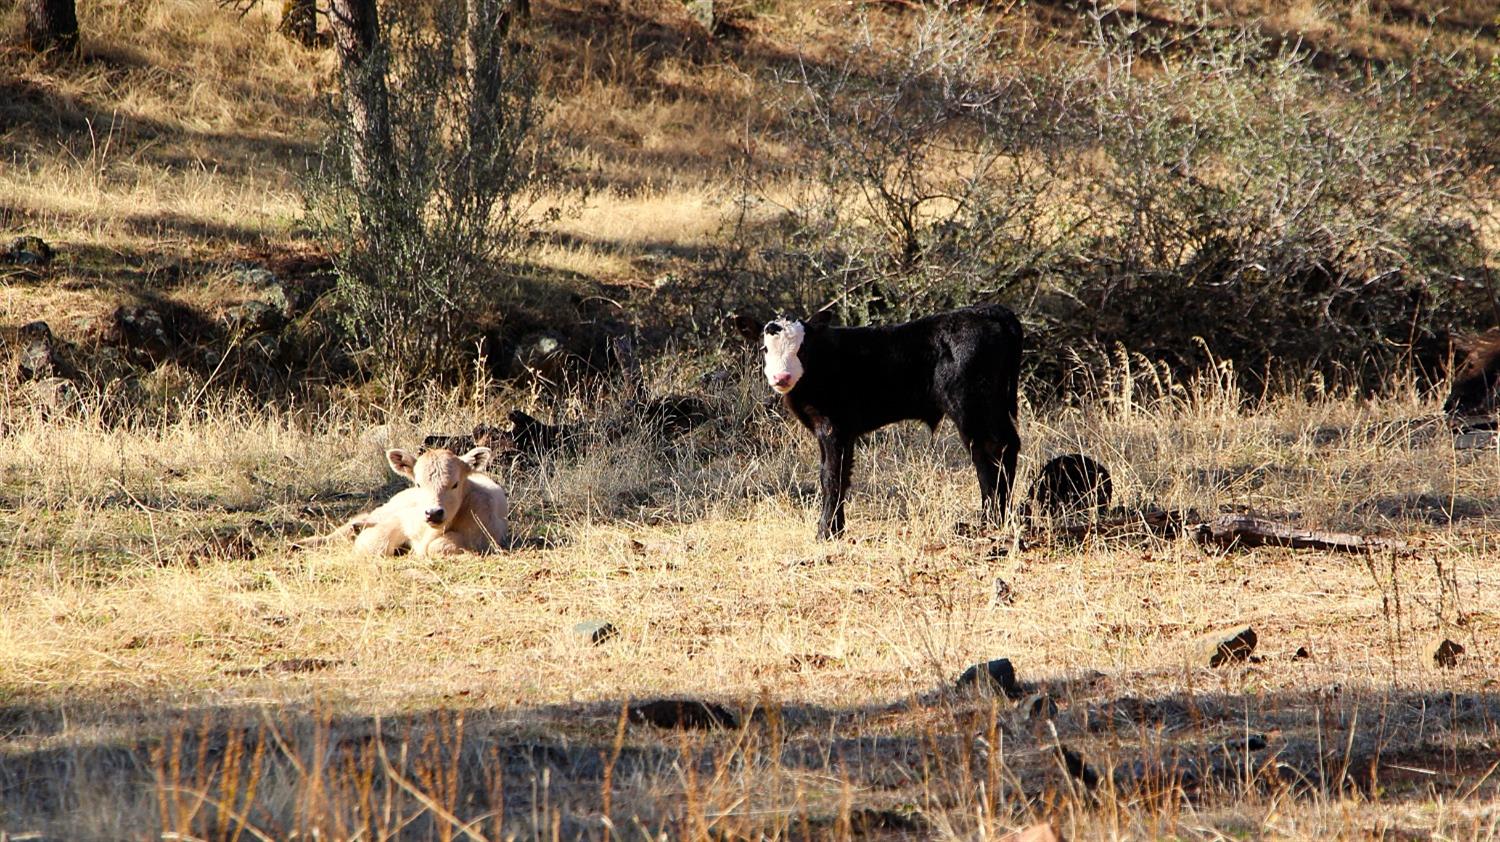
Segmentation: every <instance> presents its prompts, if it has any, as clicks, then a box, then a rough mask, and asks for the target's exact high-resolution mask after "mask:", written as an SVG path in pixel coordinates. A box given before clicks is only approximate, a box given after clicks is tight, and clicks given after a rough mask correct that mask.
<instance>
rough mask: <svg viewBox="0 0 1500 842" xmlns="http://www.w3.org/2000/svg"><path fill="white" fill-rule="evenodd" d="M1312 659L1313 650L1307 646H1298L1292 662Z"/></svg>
mask: <svg viewBox="0 0 1500 842" xmlns="http://www.w3.org/2000/svg"><path fill="white" fill-rule="evenodd" d="M1311 657H1312V650H1310V649H1308V648H1307V647H1306V646H1298V647H1297V651H1296V652H1293V653H1292V660H1294V661H1305V660H1307V659H1308V658H1311Z"/></svg>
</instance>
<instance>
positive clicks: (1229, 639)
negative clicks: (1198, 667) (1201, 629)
mask: <svg viewBox="0 0 1500 842" xmlns="http://www.w3.org/2000/svg"><path fill="white" fill-rule="evenodd" d="M1258 642H1259V637H1258V636H1257V635H1256V634H1255V629H1253V628H1251V627H1250V626H1236V627H1235V628H1231V629H1221V630H1219V631H1215V632H1210V633H1209V634H1206V635H1204V636H1203V637H1202V638H1200V639H1199V641H1198V643H1197V645H1196V647H1195V650H1194V651H1195V653H1196V654H1195V656H1194V660H1195V661H1197V662H1199V663H1206V664H1207V665H1208V666H1210V667H1221V666H1223V665H1225V664H1232V663H1239V662H1242V661H1248V660H1249V659H1250V654H1251V653H1252V652H1254V651H1255V644H1256V643H1258Z"/></svg>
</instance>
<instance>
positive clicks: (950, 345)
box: [731, 304, 1022, 538]
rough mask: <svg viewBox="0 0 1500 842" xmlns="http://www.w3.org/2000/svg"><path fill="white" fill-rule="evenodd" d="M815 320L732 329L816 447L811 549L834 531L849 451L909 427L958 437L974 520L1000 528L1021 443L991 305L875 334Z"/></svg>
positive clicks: (742, 322)
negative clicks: (818, 503)
mask: <svg viewBox="0 0 1500 842" xmlns="http://www.w3.org/2000/svg"><path fill="white" fill-rule="evenodd" d="M830 319H831V314H830V313H828V312H827V311H824V312H821V313H818V314H817V315H815V316H813V317H811V318H809V319H807V320H805V321H798V320H795V319H785V318H783V319H776V320H775V321H772V322H769V323H766V324H764V325H762V324H761V323H760V322H758V321H756V320H755V319H752V318H749V317H748V316H735V317H733V318H732V320H731V321H732V324H733V325H734V327H735V328H737V329H738V330H739V332H740V333H741V334H742V335H744V336H745V337H746V338H747V339H750V340H751V341H759V342H760V344H761V347H762V349H763V350H764V352H765V374H766V382H768V383H769V384H770V385H771V388H772V389H774V390H776V391H777V392H779V393H781V394H782V395H783V397H784V400H785V402H786V406H787V409H788V410H789V411H790V412H791V413H792V415H794V416H795V417H796V418H797V420H798V421H800V422H801V423H802V425H803V426H804V427H806V428H807V429H808V430H810V431H812V433H813V434H814V435H816V436H817V438H818V447H819V451H820V453H821V469H820V478H821V481H822V489H823V503H822V512H821V514H820V515H819V518H818V537H820V538H831V537H834V536H837V535H839V534H841V533H842V532H843V531H844V497H845V496H846V495H847V493H848V491H849V473H850V468H851V467H852V463H853V458H854V446H855V444H856V443H858V442H859V440H860V438H861V437H863V436H864V435H865V434H867V433H870V432H872V431H874V430H877V429H879V428H881V427H884V426H885V425H887V424H891V423H894V422H896V421H902V420H906V419H916V420H919V421H921V422H923V423H924V424H926V425H927V426H928V427H930V428H932V429H936V428H937V425H938V422H940V421H941V420H942V419H943V418H944V417H947V418H950V419H952V420H953V424H954V426H956V427H957V428H958V433H959V436H960V438H962V440H963V443H964V446H965V447H967V448H968V450H969V457H970V459H971V460H972V461H973V463H974V472H975V474H976V475H977V476H978V479H979V495H980V502H981V509H982V517H983V519H984V521H985V522H987V523H991V524H992V523H994V522H996V521H998V520H1000V519H1003V518H1004V516H1005V510H1006V502H1007V499H1008V498H1009V496H1010V489H1011V483H1012V482H1013V481H1014V479H1015V474H1016V456H1017V454H1019V453H1020V451H1021V436H1020V433H1019V432H1018V431H1017V429H1016V425H1017V421H1016V413H1017V407H1018V397H1017V390H1018V385H1019V382H1020V369H1021V343H1022V337H1021V323H1020V322H1019V321H1018V320H1017V319H1016V316H1015V314H1014V313H1012V312H1011V311H1010V310H1007V309H1006V308H1004V307H1002V306H1000V305H998V304H990V305H984V306H979V307H969V308H965V309H962V310H953V311H950V312H947V313H939V314H937V315H935V316H928V317H926V318H922V319H917V320H915V321H912V322H907V323H906V324H899V325H889V326H885V327H831V326H830V325H829V322H830Z"/></svg>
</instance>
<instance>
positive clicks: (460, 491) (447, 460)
mask: <svg viewBox="0 0 1500 842" xmlns="http://www.w3.org/2000/svg"><path fill="white" fill-rule="evenodd" d="M385 458H386V460H387V461H389V462H390V463H391V470H393V471H395V472H396V473H398V474H400V475H401V476H403V477H406V478H407V479H409V480H411V481H412V482H414V483H416V486H417V488H419V489H421V490H422V491H423V492H424V495H423V497H422V504H423V505H422V517H423V518H424V519H425V520H426V521H427V523H428V524H429V525H431V526H432V527H434V528H436V529H440V530H441V529H447V528H448V525H449V524H451V523H452V522H453V518H454V517H456V516H457V515H458V510H459V508H460V507H461V506H462V505H463V502H464V492H465V491H466V490H467V488H468V484H467V483H466V482H465V480H467V479H468V478H469V474H471V473H474V472H475V471H483V470H484V469H485V467H486V466H487V465H489V461H490V449H489V448H488V447H476V448H474V449H473V450H471V451H469V452H468V453H465V454H464V455H462V456H456V455H454V454H453V452H452V451H449V450H429V451H427V452H426V453H423V454H422V455H421V456H414V455H412V454H411V453H410V452H408V451H405V450H388V451H386V453H385Z"/></svg>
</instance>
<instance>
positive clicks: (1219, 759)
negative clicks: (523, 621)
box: [0, 664, 1500, 839]
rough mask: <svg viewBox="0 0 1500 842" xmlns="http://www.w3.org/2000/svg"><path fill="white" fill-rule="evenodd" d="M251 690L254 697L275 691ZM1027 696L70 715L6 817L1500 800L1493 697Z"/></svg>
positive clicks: (387, 818)
mask: <svg viewBox="0 0 1500 842" xmlns="http://www.w3.org/2000/svg"><path fill="white" fill-rule="evenodd" d="M371 666H372V665H363V666H361V665H355V664H351V665H343V666H340V667H338V668H340V669H362V668H363V669H369V668H371ZM1178 677H1179V678H1189V679H1192V678H1195V677H1196V678H1197V679H1198V680H1199V682H1200V683H1214V682H1217V681H1219V680H1220V679H1219V678H1216V677H1214V676H1208V675H1207V674H1202V675H1197V676H1191V675H1185V676H1178ZM1120 678H1121V679H1123V680H1126V681H1129V680H1132V678H1133V677H1131V676H1120ZM262 680H271V679H262ZM242 689H243V690H244V691H247V692H249V693H250V695H251V696H252V697H253V696H254V691H255V689H256V684H255V683H254V682H247V683H246V684H245V685H244V686H243V687H242ZM1026 690H1027V692H1028V693H1035V694H1039V695H1031V696H1028V697H1027V698H1026V700H1025V701H1022V702H1021V703H1019V704H1012V703H1011V702H1009V701H1007V700H1006V699H1004V698H1003V697H998V696H991V695H989V694H988V693H986V692H983V691H979V692H974V693H970V694H964V695H958V694H954V693H951V692H949V691H935V692H933V693H929V694H923V695H921V696H918V697H913V698H911V699H907V700H902V701H898V702H896V703H893V704H889V705H872V706H864V707H850V708H836V707H826V706H820V705H809V704H800V703H785V704H779V703H772V704H766V703H765V702H764V701H761V702H756V701H755V700H739V703H738V704H736V703H735V702H733V701H731V700H725V704H726V705H728V706H730V707H731V709H733V710H734V712H735V715H736V719H737V722H736V723H734V724H733V725H732V726H731V727H727V728H721V729H690V730H671V729H663V728H659V727H656V726H653V725H645V724H641V723H638V722H634V721H630V719H629V718H628V717H627V716H626V715H625V714H624V708H625V706H626V705H627V704H628V703H629V700H619V701H606V702H597V703H588V704H560V705H535V706H515V707H468V708H462V707H456V708H437V709H431V710H422V711H420V712H414V713H405V712H403V713H396V714H392V715H389V716H372V715H351V714H344V713H334V712H331V711H330V710H328V709H325V708H323V707H319V706H315V707H306V706H296V705H292V706H280V707H263V706H250V705H216V706H202V707H177V706H173V705H172V704H170V703H167V702H158V701H146V702H131V701H120V700H111V699H104V698H82V699H79V698H71V699H65V698H48V699H44V700H38V701H35V702H26V703H12V704H11V705H10V706H8V707H5V708H0V733H3V734H5V745H6V748H5V751H4V752H3V754H0V815H4V816H5V817H6V822H5V823H6V824H7V825H8V826H9V828H10V829H12V830H15V831H29V832H42V833H45V834H47V835H48V836H49V837H51V836H53V835H59V836H60V837H66V838H107V837H108V836H109V834H110V833H121V832H124V833H125V835H132V836H142V837H146V836H149V837H152V838H157V837H158V835H159V834H167V833H181V834H188V835H191V836H193V837H195V838H214V839H217V838H231V837H232V836H233V835H234V832H235V831H236V830H237V829H240V828H242V827H243V828H245V829H247V830H250V831H251V835H255V836H260V837H262V838H265V837H270V838H287V837H289V836H293V835H297V836H304V835H309V834H314V833H316V834H321V835H322V836H323V837H326V838H348V837H350V836H353V835H355V834H356V833H357V832H358V831H360V830H361V829H362V830H363V831H364V832H365V833H369V834H372V835H374V836H375V837H376V838H389V836H395V837H399V838H403V839H404V838H413V839H421V838H448V837H447V835H446V834H449V833H453V832H455V830H456V829H457V828H459V827H468V828H470V830H471V831H472V832H473V833H474V834H476V835H478V836H480V837H481V838H492V839H493V838H510V837H513V836H516V837H523V838H539V837H553V836H556V837H558V838H593V839H601V838H607V837H608V836H610V832H609V831H607V830H606V828H607V827H609V828H613V829H614V833H615V834H616V835H625V836H635V835H640V834H641V833H645V834H646V835H649V836H652V837H655V836H656V835H657V834H659V833H663V832H665V833H667V834H669V835H671V836H674V837H698V838H710V837H711V838H716V839H738V838H821V837H825V836H829V835H849V834H867V835H874V836H876V837H882V836H883V837H905V836H908V835H912V834H916V835H919V836H927V835H930V834H931V833H932V832H933V831H934V829H936V828H944V829H947V830H949V831H953V832H957V833H959V834H960V835H962V834H966V833H967V834H972V833H975V832H978V831H980V830H987V831H988V832H995V831H997V830H1003V829H1005V828H1006V827H1011V826H1015V825H1019V824H1025V823H1028V822H1030V821H1032V820H1035V819H1036V818H1037V817H1040V816H1046V817H1058V816H1063V815H1067V816H1071V817H1072V820H1073V821H1078V822H1082V823H1085V824H1086V823H1087V822H1089V821H1090V820H1091V817H1092V818H1097V819H1099V820H1101V821H1103V820H1105V819H1106V817H1108V816H1111V815H1113V816H1114V817H1115V818H1118V817H1119V812H1120V811H1123V813H1124V815H1125V819H1126V821H1128V822H1135V823H1140V824H1137V825H1136V826H1144V827H1155V828H1157V829H1170V827H1172V826H1173V822H1175V821H1176V816H1177V815H1178V814H1179V812H1181V807H1182V806H1183V805H1185V804H1192V805H1195V806H1196V807H1201V808H1212V807H1214V806H1224V805H1238V806H1240V807H1242V808H1245V809H1250V810H1252V811H1253V810H1254V809H1255V805H1257V804H1260V805H1271V804H1276V803H1282V804H1284V802H1285V801H1286V800H1288V799H1290V800H1292V801H1296V802H1299V803H1307V804H1319V805H1326V804H1327V803H1328V802H1329V801H1333V800H1340V799H1355V800H1368V801H1374V802H1382V803H1386V802H1388V803H1393V804H1394V803H1416V804H1420V803H1423V802H1425V801H1430V800H1432V799H1434V798H1436V797H1442V798H1444V799H1446V800H1448V801H1450V802H1453V801H1457V802H1470V801H1472V802H1473V803H1485V802H1487V801H1489V800H1491V799H1493V798H1495V797H1496V796H1497V795H1500V781H1496V780H1495V778H1494V776H1493V775H1492V773H1493V772H1494V771H1495V760H1494V753H1493V747H1492V744H1491V742H1490V741H1491V740H1492V739H1493V734H1494V728H1495V726H1496V722H1497V721H1500V696H1497V695H1496V694H1493V693H1475V692H1446V691H1423V690H1415V689H1394V688H1389V687H1374V686H1367V687H1338V686H1336V685H1335V686H1332V687H1323V688H1312V689H1308V690H1306V691H1277V692H1270V693H1265V692H1256V691H1253V690H1250V691H1246V692H1243V693H1240V692H1215V691H1199V692H1183V691H1171V692H1165V693H1163V694H1161V695H1159V696H1155V697H1141V696H1135V695H1121V694H1120V692H1119V690H1118V685H1117V683H1116V681H1115V680H1112V679H1111V678H1109V677H1105V676H1102V675H1097V674H1095V675H1091V676H1084V677H1081V678H1072V679H1057V680H1051V681H1045V680H1044V681H1041V682H1037V683H1035V684H1033V685H1031V686H1029V687H1027V688H1026ZM1043 697H1046V698H1051V699H1053V700H1054V701H1055V702H1056V703H1058V704H1059V705H1060V710H1059V711H1058V712H1057V713H1056V716H1055V718H1053V719H1051V720H1050V721H1049V720H1047V718H1046V716H1045V714H1041V715H1039V714H1038V713H1037V711H1039V710H1046V709H1047V707H1048V706H1047V705H1039V704H1037V703H1036V701H1035V700H1036V699H1038V698H1043ZM458 704H459V705H462V704H463V703H462V702H461V701H460V702H458ZM1280 809H1282V810H1288V809H1293V810H1294V809H1295V807H1285V806H1283V807H1281V808H1280ZM1207 815H1209V814H1208V813H1198V814H1197V817H1196V818H1195V821H1203V820H1205V816H1207ZM606 819H607V821H606ZM121 822H127V824H123V825H122V824H121ZM128 822H135V823H136V824H128ZM127 829H128V831H127ZM626 829H629V830H628V832H627V831H626ZM96 834H98V835H96Z"/></svg>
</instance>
